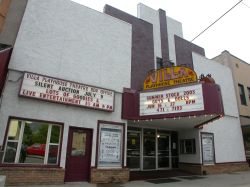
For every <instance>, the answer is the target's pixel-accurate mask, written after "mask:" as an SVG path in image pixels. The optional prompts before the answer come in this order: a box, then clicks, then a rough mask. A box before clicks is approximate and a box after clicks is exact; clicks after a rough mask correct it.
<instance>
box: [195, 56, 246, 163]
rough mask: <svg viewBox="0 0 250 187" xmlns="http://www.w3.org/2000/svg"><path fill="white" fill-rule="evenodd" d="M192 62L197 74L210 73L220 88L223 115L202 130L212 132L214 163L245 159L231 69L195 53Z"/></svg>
mask: <svg viewBox="0 0 250 187" xmlns="http://www.w3.org/2000/svg"><path fill="white" fill-rule="evenodd" d="M193 63H194V70H195V71H196V72H197V74H198V75H200V74H204V75H207V74H211V75H212V77H213V79H214V80H215V82H216V84H218V85H220V88H221V94H222V100H223V107H224V113H225V116H224V117H223V118H222V119H219V120H217V121H214V122H212V123H210V124H208V125H206V126H204V128H203V130H202V132H211V133H214V144H215V160H216V163H223V162H241V161H246V157H245V150H244V144H243V137H242V132H241V127H240V119H239V114H238V108H237V100H236V95H235V90H234V84H233V78H232V72H231V70H230V69H229V68H228V67H226V66H223V65H221V64H218V63H216V62H214V61H213V60H209V59H207V58H205V57H202V56H200V55H198V54H196V53H193Z"/></svg>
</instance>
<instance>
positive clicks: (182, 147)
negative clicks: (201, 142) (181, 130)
mask: <svg viewBox="0 0 250 187" xmlns="http://www.w3.org/2000/svg"><path fill="white" fill-rule="evenodd" d="M187 141H191V147H192V152H187V146H186V142H187ZM180 154H182V155H191V154H192V155H193V154H196V141H195V138H189V139H180Z"/></svg>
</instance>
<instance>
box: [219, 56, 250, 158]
mask: <svg viewBox="0 0 250 187" xmlns="http://www.w3.org/2000/svg"><path fill="white" fill-rule="evenodd" d="M214 60H215V61H216V62H218V63H220V64H223V65H225V66H227V67H229V68H230V69H231V71H232V75H233V80H234V88H235V92H236V97H237V103H238V109H239V115H240V122H241V128H242V133H243V138H244V145H245V150H246V157H247V159H248V162H249V161H250V80H249V77H248V76H249V72H250V65H249V64H248V63H247V62H245V61H243V60H241V59H239V58H238V57H236V56H234V55H232V54H230V53H229V52H228V51H223V52H222V53H221V54H220V55H218V56H217V57H215V58H214Z"/></svg>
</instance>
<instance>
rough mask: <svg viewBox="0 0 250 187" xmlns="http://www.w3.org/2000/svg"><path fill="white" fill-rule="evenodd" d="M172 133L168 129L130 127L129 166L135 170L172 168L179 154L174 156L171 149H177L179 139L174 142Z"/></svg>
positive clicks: (128, 141)
mask: <svg viewBox="0 0 250 187" xmlns="http://www.w3.org/2000/svg"><path fill="white" fill-rule="evenodd" d="M171 134H172V133H171V131H166V130H159V129H149V128H134V127H128V132H127V166H128V168H130V170H134V171H149V170H169V169H171V168H172V167H173V164H172V161H173V159H174V158H176V156H178V155H174V156H172V151H171V150H172V149H177V140H176V141H175V140H174V144H172V142H171ZM172 157H173V158H172ZM177 161H178V159H177ZM175 166H176V164H174V167H175Z"/></svg>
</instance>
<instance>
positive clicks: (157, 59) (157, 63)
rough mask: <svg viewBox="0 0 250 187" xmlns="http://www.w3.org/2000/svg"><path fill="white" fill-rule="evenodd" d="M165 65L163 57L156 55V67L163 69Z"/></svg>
mask: <svg viewBox="0 0 250 187" xmlns="http://www.w3.org/2000/svg"><path fill="white" fill-rule="evenodd" d="M163 67H164V64H163V59H162V58H160V57H156V69H161V68H163Z"/></svg>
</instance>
